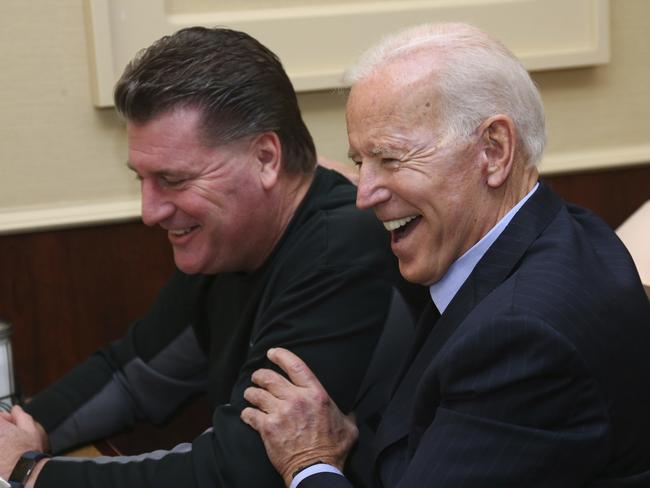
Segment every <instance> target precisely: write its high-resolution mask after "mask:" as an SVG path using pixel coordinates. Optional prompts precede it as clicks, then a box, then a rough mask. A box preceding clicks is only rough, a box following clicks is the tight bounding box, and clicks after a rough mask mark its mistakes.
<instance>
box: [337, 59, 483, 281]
mask: <svg viewBox="0 0 650 488" xmlns="http://www.w3.org/2000/svg"><path fill="white" fill-rule="evenodd" d="M420 63H421V60H417V59H410V60H408V59H407V60H399V61H392V62H391V63H390V64H389V65H388V66H384V67H382V68H379V70H378V71H377V72H375V73H374V74H372V75H370V76H369V77H368V78H365V79H363V80H361V81H360V82H358V83H356V84H355V85H354V86H353V88H352V90H351V92H350V97H349V99H348V105H347V125H348V137H349V144H350V157H351V158H352V159H353V160H354V161H355V162H356V163H357V164H358V165H360V169H359V171H360V173H359V188H358V193H357V206H358V207H360V208H372V209H373V210H374V211H375V214H376V215H377V217H378V218H379V219H380V220H381V221H382V222H383V223H384V226H385V227H386V229H387V230H388V231H390V233H391V247H392V250H393V252H394V253H395V255H396V256H397V258H398V259H399V266H400V272H401V273H402V275H403V276H404V277H405V278H406V279H407V280H409V281H411V282H414V283H420V284H423V285H430V284H432V283H435V282H437V281H438V280H440V278H442V276H443V275H444V273H445V272H446V271H447V269H448V268H449V266H450V265H451V263H452V262H453V261H454V260H456V259H457V258H459V257H460V256H461V255H462V254H463V253H464V252H465V251H467V250H468V249H469V248H470V247H471V246H472V245H474V244H475V243H476V242H478V240H480V238H481V237H482V236H483V235H484V234H485V233H486V232H487V230H489V229H490V228H491V227H492V225H494V224H495V222H496V221H495V220H494V218H492V219H489V218H488V216H489V215H491V213H490V212H491V211H492V210H494V208H490V204H489V203H488V202H489V196H488V189H487V185H486V184H485V171H484V169H482V165H481V162H480V161H481V159H480V157H479V152H480V145H479V144H477V143H476V141H474V140H470V141H466V142H459V141H449V140H441V139H440V138H439V135H440V134H442V133H444V131H443V130H440V129H441V128H440V127H439V122H438V119H439V118H438V116H437V107H438V105H439V101H438V100H437V98H436V94H435V90H433V89H427V88H423V87H425V86H427V84H429V85H430V84H431V81H430V75H427V74H426V73H423V72H422V71H423V70H422V65H421V64H420ZM494 214H495V215H496V212H494Z"/></svg>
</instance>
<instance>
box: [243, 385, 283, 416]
mask: <svg viewBox="0 0 650 488" xmlns="http://www.w3.org/2000/svg"><path fill="white" fill-rule="evenodd" d="M244 399H245V400H246V401H247V402H248V403H250V404H252V405H255V406H256V407H257V408H258V409H260V410H261V411H262V412H266V413H269V412H271V411H272V410H273V409H274V407H277V404H278V399H277V398H276V397H275V396H273V395H272V394H271V393H269V392H268V391H266V390H263V389H261V388H255V387H253V386H251V387H248V388H246V390H244Z"/></svg>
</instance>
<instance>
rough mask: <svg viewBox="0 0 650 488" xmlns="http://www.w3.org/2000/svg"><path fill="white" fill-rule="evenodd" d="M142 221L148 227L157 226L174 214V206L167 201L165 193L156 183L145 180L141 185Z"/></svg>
mask: <svg viewBox="0 0 650 488" xmlns="http://www.w3.org/2000/svg"><path fill="white" fill-rule="evenodd" d="M140 191H141V193H142V196H141V199H142V201H141V208H142V221H143V222H144V223H145V224H146V225H149V226H151V225H156V224H159V223H160V222H162V221H164V220H165V219H167V218H168V217H171V216H172V214H173V213H174V204H173V203H171V202H169V201H167V199H166V198H165V195H164V191H161V189H160V188H158V187H157V186H156V184H155V182H153V181H151V180H149V179H147V178H145V179H143V180H142V184H141V185H140Z"/></svg>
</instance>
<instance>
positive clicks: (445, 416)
mask: <svg viewBox="0 0 650 488" xmlns="http://www.w3.org/2000/svg"><path fill="white" fill-rule="evenodd" d="M425 316H426V314H425ZM418 327H429V328H431V332H429V333H428V335H427V337H426V339H425V341H424V343H423V344H422V346H421V348H420V349H419V351H417V352H415V353H412V354H411V357H410V358H409V360H408V361H407V363H406V366H405V367H404V368H403V372H402V373H401V375H399V376H398V377H399V378H400V379H399V381H398V382H397V386H396V388H395V390H394V393H393V395H392V398H391V400H390V402H389V403H388V406H387V407H386V408H385V409H382V406H381V405H370V406H368V405H367V404H366V405H364V400H365V399H367V398H373V396H372V395H368V394H367V392H362V393H361V397H363V399H362V401H361V403H360V404H359V405H358V407H359V412H361V418H360V419H359V420H360V421H361V422H364V421H366V420H368V419H371V418H372V417H373V415H372V414H376V413H377V411H379V410H382V411H381V421H380V422H379V425H378V427H377V428H376V429H374V428H368V426H367V425H365V424H364V425H362V426H360V427H361V431H362V433H364V436H363V438H362V439H361V446H364V445H370V446H371V448H370V450H366V449H363V447H361V448H360V449H358V452H356V453H354V455H353V456H352V461H351V463H350V464H351V465H350V466H349V468H350V469H349V471H350V474H351V479H356V480H357V481H356V484H357V486H360V485H362V484H370V485H373V486H383V487H400V488H401V487H425V486H435V487H454V488H456V487H461V486H463V487H464V486H467V487H490V488H492V487H509V486H512V487H552V488H558V487H578V486H588V487H641V486H643V487H649V486H650V380H649V379H648V378H649V374H650V305H649V303H648V299H647V297H646V296H645V294H644V291H643V289H642V286H641V283H640V280H639V277H638V274H637V273H636V270H635V268H634V265H633V264H632V261H631V259H630V257H629V255H628V253H627V251H626V250H625V248H624V247H623V245H622V244H621V243H620V241H619V240H618V239H617V237H616V236H615V235H614V233H613V232H612V231H611V229H609V228H608V227H607V226H606V225H605V224H604V223H603V222H601V221H600V220H599V219H598V218H597V217H595V216H593V215H592V214H590V213H589V212H587V211H585V210H583V209H580V208H578V207H574V206H570V205H566V204H564V203H563V202H562V201H561V200H560V199H559V198H558V197H557V196H556V195H555V194H554V193H553V192H552V191H551V190H550V189H549V188H548V187H547V186H545V185H544V184H543V183H542V184H541V185H540V188H539V189H538V190H537V191H536V192H535V194H534V195H533V196H532V197H531V198H530V199H529V200H528V202H526V204H525V205H524V206H523V207H522V208H521V209H520V211H519V212H518V213H517V214H516V215H515V217H514V219H513V220H512V221H511V222H510V224H509V225H508V227H507V228H506V229H505V231H504V232H503V233H502V234H501V236H500V237H499V238H498V239H497V241H496V242H495V243H494V244H493V246H492V247H491V248H490V249H489V250H488V252H487V253H486V254H485V256H484V257H483V258H482V260H481V261H480V262H479V263H478V265H477V266H476V268H475V269H474V271H473V273H472V274H471V276H470V277H469V278H468V280H467V281H466V282H465V284H464V285H463V286H462V288H461V289H460V290H459V292H458V294H457V295H456V296H455V297H454V299H453V301H452V302H451V303H450V305H449V307H448V308H447V309H446V310H445V312H444V314H443V315H442V317H441V318H440V319H439V320H438V321H437V322H436V323H435V326H433V327H432V324H431V323H427V319H426V317H425V318H424V319H423V320H421V321H420V323H419V325H418ZM407 356H408V355H407ZM367 384H373V381H370V382H367ZM373 401H375V402H376V399H375V400H373ZM366 423H367V422H366ZM370 436H371V438H370ZM362 451H365V452H362ZM355 471H356V472H357V474H358V473H359V472H363V471H365V477H361V478H359V477H356V478H355V476H354V472H355ZM361 479H365V481H366V482H365V483H364V482H361V481H359V480H361ZM369 480H370V481H369ZM352 483H353V482H351V481H348V480H347V479H345V478H343V477H340V476H337V475H332V474H319V475H315V476H312V477H310V478H307V479H306V480H305V481H303V482H302V483H300V488H322V487H328V488H332V487H349V486H352Z"/></svg>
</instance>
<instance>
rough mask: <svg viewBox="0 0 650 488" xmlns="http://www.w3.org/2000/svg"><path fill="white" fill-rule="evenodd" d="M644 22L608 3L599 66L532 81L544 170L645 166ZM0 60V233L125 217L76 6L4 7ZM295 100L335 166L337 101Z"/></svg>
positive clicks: (642, 6)
mask: <svg viewBox="0 0 650 488" xmlns="http://www.w3.org/2000/svg"><path fill="white" fill-rule="evenodd" d="M292 1H293V0H292ZM649 19H650V1H648V0H612V1H611V53H612V54H611V62H610V63H609V64H607V65H604V66H599V67H593V68H582V69H573V70H558V71H549V72H541V73H540V72H538V73H535V74H534V79H535V80H536V82H537V83H538V85H539V87H540V89H541V92H542V96H543V99H544V102H545V105H546V111H547V120H548V128H549V146H548V151H547V156H546V158H545V160H544V162H543V164H542V171H553V172H557V171H564V170H574V169H591V168H597V167H611V166H617V165H621V166H624V165H628V164H638V163H643V162H650V137H649V136H648V134H650V130H649V129H648V127H650V83H649V82H648V80H650V63H649V62H648V59H650V22H648V20H649ZM0 61H1V62H2V67H1V68H0V121H1V122H0V233H1V232H17V231H22V230H30V229H35V228H42V227H48V226H51V225H60V224H65V223H76V222H79V223H83V222H101V221H104V220H112V219H115V218H120V217H125V216H132V215H134V214H135V213H136V212H137V207H138V203H137V199H138V187H137V184H136V182H135V181H134V180H133V176H132V174H131V173H130V172H129V171H127V170H126V169H125V159H126V141H125V134H124V126H123V123H122V122H121V121H120V120H119V119H118V118H117V117H116V116H115V114H114V113H113V111H112V110H111V109H108V110H106V109H104V110H97V109H95V108H93V106H92V102H91V95H90V81H89V67H88V53H87V48H86V33H85V27H84V16H83V8H82V0H34V1H25V0H3V1H2V2H1V3H0ZM299 98H300V103H301V106H302V109H303V113H304V116H305V119H306V121H307V124H308V125H309V127H310V129H311V131H312V133H313V135H314V137H315V140H316V143H317V146H318V149H319V151H320V152H321V153H323V154H327V155H329V156H332V157H336V158H345V154H346V150H347V146H346V138H345V126H344V117H343V113H344V99H343V98H342V96H341V95H339V94H335V93H330V92H317V93H306V94H301V95H300V97H299Z"/></svg>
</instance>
